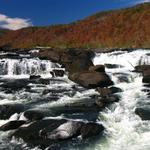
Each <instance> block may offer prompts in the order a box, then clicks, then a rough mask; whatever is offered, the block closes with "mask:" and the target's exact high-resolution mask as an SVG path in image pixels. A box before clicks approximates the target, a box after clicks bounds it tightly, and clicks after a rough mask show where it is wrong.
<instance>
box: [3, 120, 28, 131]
mask: <svg viewBox="0 0 150 150" xmlns="http://www.w3.org/2000/svg"><path fill="white" fill-rule="evenodd" d="M25 123H26V121H22V120H15V121H10V122H8V123H6V124H4V125H2V126H1V127H0V130H1V131H8V130H14V129H17V128H19V127H20V126H22V125H23V124H25Z"/></svg>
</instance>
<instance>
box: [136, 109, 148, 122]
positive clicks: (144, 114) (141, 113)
mask: <svg viewBox="0 0 150 150" xmlns="http://www.w3.org/2000/svg"><path fill="white" fill-rule="evenodd" d="M135 113H136V114H137V115H139V116H140V117H141V119H142V120H150V108H149V107H141V108H136V109H135Z"/></svg>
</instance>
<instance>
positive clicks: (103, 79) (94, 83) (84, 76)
mask: <svg viewBox="0 0 150 150" xmlns="http://www.w3.org/2000/svg"><path fill="white" fill-rule="evenodd" d="M69 79H71V80H72V81H74V82H76V83H78V84H80V85H82V86H83V87H86V88H97V87H107V86H110V85H113V82H112V81H111V79H110V78H109V76H108V75H107V74H105V73H99V72H90V71H86V72H78V73H73V74H70V75H69Z"/></svg>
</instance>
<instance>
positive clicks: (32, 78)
mask: <svg viewBox="0 0 150 150" xmlns="http://www.w3.org/2000/svg"><path fill="white" fill-rule="evenodd" d="M39 78H41V76H40V75H30V80H34V79H39Z"/></svg>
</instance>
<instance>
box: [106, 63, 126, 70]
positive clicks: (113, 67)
mask: <svg viewBox="0 0 150 150" xmlns="http://www.w3.org/2000/svg"><path fill="white" fill-rule="evenodd" d="M105 67H106V68H109V69H116V68H123V67H124V66H122V65H118V64H105Z"/></svg>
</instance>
